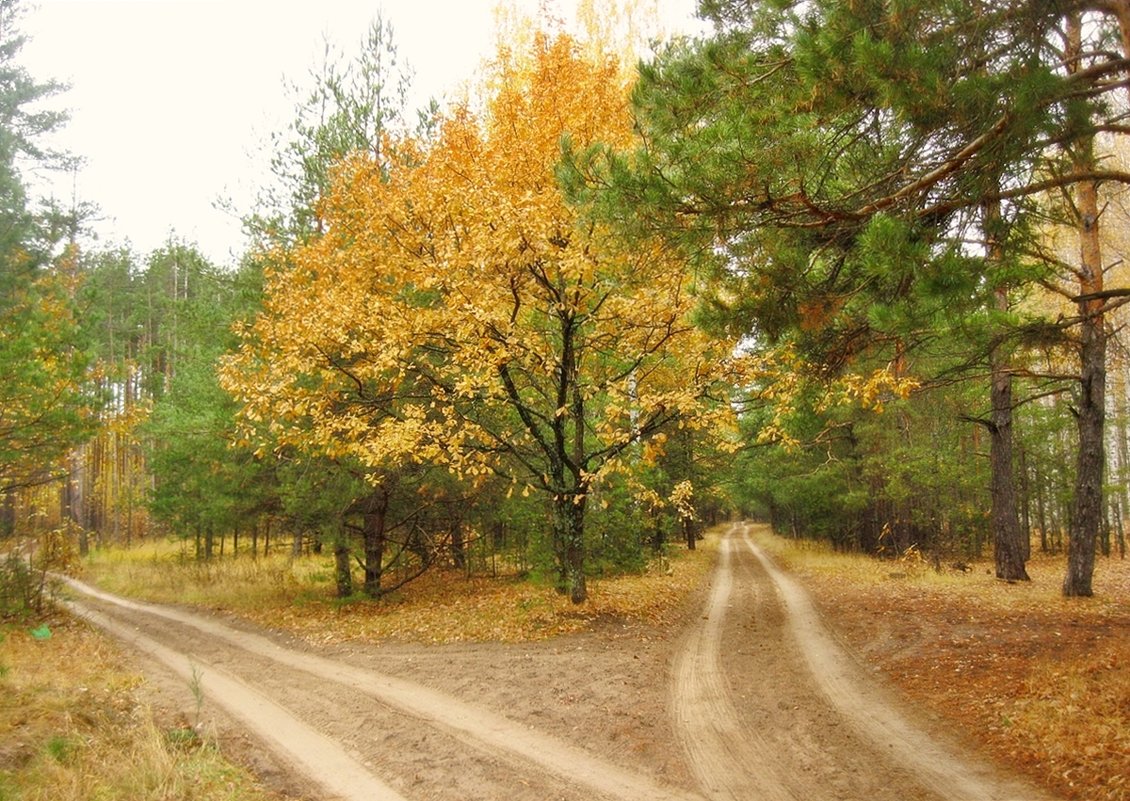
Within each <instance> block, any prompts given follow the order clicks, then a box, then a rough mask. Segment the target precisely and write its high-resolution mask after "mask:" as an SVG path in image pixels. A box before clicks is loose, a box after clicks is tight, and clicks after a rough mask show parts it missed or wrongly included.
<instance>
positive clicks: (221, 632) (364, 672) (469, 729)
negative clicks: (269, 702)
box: [63, 577, 699, 801]
mask: <svg viewBox="0 0 1130 801" xmlns="http://www.w3.org/2000/svg"><path fill="white" fill-rule="evenodd" d="M63 580H64V581H65V582H66V583H67V585H68V586H70V587H71V588H72V589H74V590H75V591H77V592H79V593H82V594H85V595H88V596H90V597H91V598H95V599H97V600H99V601H102V602H104V603H107V604H111V605H113V606H117V607H120V608H122V609H125V610H129V611H132V612H138V613H141V614H145V615H149V616H153V617H157V618H163V619H165V620H170V621H173V622H176V623H179V624H181V625H186V626H190V627H192V628H195V629H197V630H198V631H200V632H203V633H204V634H206V635H208V636H210V637H212V638H215V639H217V640H221V641H223V642H225V643H226V644H227V645H229V646H232V647H235V648H238V649H240V650H243V651H246V652H248V653H252V654H255V655H257V656H260V657H265V658H267V659H270V660H273V661H275V662H277V663H279V664H281V665H285V666H286V667H289V668H293V669H296V670H300V671H303V672H305V673H308V674H310V675H312V676H314V677H315V678H316V679H318V680H323V681H325V680H328V681H333V682H336V683H338V684H342V685H345V686H347V687H350V688H352V689H354V690H357V691H360V692H362V693H365V694H366V695H368V696H370V697H371V698H373V699H375V700H377V701H378V702H380V703H382V704H385V705H387V706H389V707H392V708H395V709H398V710H400V711H402V712H404V713H406V714H408V715H411V716H414V717H416V718H418V719H419V720H420V721H421V722H422V723H424V724H426V725H430V726H433V727H436V728H438V729H441V730H443V731H445V732H446V733H448V734H450V735H452V736H454V737H455V738H456V739H458V740H460V741H461V742H463V743H465V744H467V745H469V746H471V747H474V748H478V749H484V750H487V751H489V752H491V753H496V754H499V755H501V756H503V757H504V758H510V759H511V760H513V759H514V758H515V757H516V758H518V759H519V760H521V761H523V762H525V763H532V764H533V765H535V766H537V767H539V768H541V769H543V770H546V771H549V772H550V773H552V774H553V775H555V776H558V777H560V778H563V779H565V780H566V781H567V782H569V783H571V784H573V785H583V786H586V787H589V788H590V789H592V790H594V791H595V792H597V793H598V794H599V795H600V796H602V797H613V798H620V799H628V800H630V801H693V799H697V798H699V797H698V796H694V795H691V794H688V793H685V792H683V791H681V790H678V789H676V788H672V787H669V786H666V785H663V784H661V783H659V782H658V781H656V780H654V779H652V778H650V777H649V776H646V775H642V774H639V773H635V772H633V771H630V770H627V769H624V768H621V767H619V766H618V765H615V764H612V763H611V762H608V761H606V760H604V759H601V758H599V757H597V756H594V755H593V754H591V753H589V752H588V751H585V750H584V749H581V748H578V747H576V746H573V745H571V744H569V743H566V742H563V741H561V740H558V739H557V738H554V737H551V736H549V735H545V734H542V733H541V732H538V731H535V730H533V729H531V728H529V727H527V726H525V725H522V724H519V723H515V722H514V721H512V720H510V719H508V718H506V717H505V716H503V715H499V714H497V713H494V712H492V711H490V710H488V709H485V708H483V707H480V706H476V705H473V704H469V703H466V702H464V701H461V700H459V699H457V698H455V697H453V696H450V695H447V694H445V693H442V692H439V691H436V690H433V689H431V688H428V687H425V686H423V685H420V684H416V683H414V682H410V681H405V680H404V679H399V678H396V677H393V676H389V675H387V674H383V673H380V672H378V671H375V670H370V669H365V668H358V667H354V666H352V665H349V664H346V663H343V662H338V661H336V660H333V659H329V658H326V657H321V656H317V655H314V654H310V653H304V652H301V651H296V650H293V649H290V648H286V647H284V646H282V645H279V644H278V643H275V642H273V641H271V640H269V639H268V638H266V637H264V636H261V635H258V634H252V633H250V632H246V631H239V630H236V629H233V628H231V627H229V626H227V625H225V624H223V623H221V622H219V621H217V620H214V619H210V618H205V617H203V616H200V615H195V614H191V613H188V612H183V611H180V610H177V609H173V608H170V607H163V606H159V605H156V604H145V603H139V602H136V601H130V600H128V599H125V598H121V597H118V596H116V595H112V594H110V593H107V592H103V591H101V590H98V589H96V588H94V587H91V586H89V585H87V584H84V583H82V582H80V581H77V580H75V579H70V578H65V577H64V579H63ZM115 633H119V632H115ZM119 636H122V635H121V634H120V633H119ZM124 636H125V638H126V639H127V640H129V639H130V638H131V637H133V635H132V633H128V632H127V633H126V634H125V635H124ZM135 639H136V638H135ZM139 644H140V643H139ZM143 650H144V648H143ZM167 650H169V649H167ZM180 658H181V659H182V660H183V659H184V656H183V655H181V657H180ZM182 669H183V663H182ZM374 797H379V796H374Z"/></svg>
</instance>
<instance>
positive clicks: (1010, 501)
mask: <svg viewBox="0 0 1130 801" xmlns="http://www.w3.org/2000/svg"><path fill="white" fill-rule="evenodd" d="M982 211H983V215H984V222H983V225H984V229H985V240H986V242H987V243H988V253H987V256H988V260H989V262H990V264H993V265H997V264H999V263H1000V262H1001V260H1002V258H1003V256H1002V249H1001V244H1000V241H1001V240H1000V226H1001V204H1000V201H999V200H995V201H988V202H986V203H985V204H984V207H983V210H982ZM993 303H994V305H995V306H996V309H997V311H1000V312H1007V311H1008V308H1009V299H1008V287H1007V286H1006V285H1004V284H1001V285H1000V286H997V287H996V288H995V289H994V291H993ZM989 365H990V366H989V370H990V383H991V387H990V390H989V395H990V403H991V407H992V412H991V419H990V422H989V472H990V479H989V484H990V496H991V499H992V511H991V518H992V530H993V561H994V562H995V563H996V571H997V578H999V579H1004V580H1005V581H1030V580H1031V579H1029V578H1028V571H1027V570H1025V569H1024V560H1025V558H1026V557H1025V551H1026V550H1027V549H1026V548H1025V547H1024V542H1023V541H1022V539H1021V532H1020V522H1019V519H1018V515H1017V511H1016V487H1015V485H1014V483H1013V469H1012V371H1011V369H1010V365H1009V362H1008V354H1007V353H1006V352H1005V351H1004V346H1003V345H1001V344H997V345H994V347H993V350H992V352H991V353H990V354H989ZM1027 536H1028V533H1027V531H1025V532H1024V537H1025V539H1026V538H1027Z"/></svg>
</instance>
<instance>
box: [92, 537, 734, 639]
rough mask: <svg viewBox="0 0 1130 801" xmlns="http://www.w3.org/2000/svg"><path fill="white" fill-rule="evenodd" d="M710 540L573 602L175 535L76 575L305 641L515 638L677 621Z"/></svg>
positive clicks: (102, 554) (438, 574) (702, 569)
mask: <svg viewBox="0 0 1130 801" xmlns="http://www.w3.org/2000/svg"><path fill="white" fill-rule="evenodd" d="M712 555H713V549H712V548H710V547H704V548H699V549H696V550H694V551H688V550H683V549H671V550H670V552H669V553H668V555H665V556H662V557H660V558H657V559H655V560H653V561H652V562H650V563H649V565H648V566H647V567H646V568H644V569H642V570H640V571H639V572H638V573H634V574H619V575H616V576H614V577H609V578H604V579H601V578H596V579H593V580H592V585H593V587H594V588H595V589H594V592H593V596H592V598H590V601H589V603H587V604H585V605H584V606H583V607H577V606H576V605H574V604H572V603H570V602H569V600H568V599H567V598H566V597H565V596H563V595H562V594H560V593H559V592H557V591H556V589H555V588H554V587H553V586H552V585H551V584H550V583H548V582H538V581H529V580H525V579H524V578H523V577H519V576H513V575H508V576H497V577H491V576H489V575H474V576H467V575H465V574H463V573H461V572H459V571H454V570H446V571H433V572H431V573H428V574H427V575H426V576H423V577H421V578H420V579H419V580H418V581H416V582H414V583H413V584H412V585H411V586H409V587H405V588H404V589H403V590H401V591H399V592H396V593H393V594H390V595H387V596H385V597H384V598H382V599H381V600H380V601H374V600H372V599H370V598H367V597H366V596H365V595H364V594H362V593H358V594H357V595H354V596H352V597H350V598H345V599H341V598H337V597H336V593H335V586H334V562H333V557H332V555H317V554H305V555H302V556H299V557H294V556H291V555H289V554H281V553H276V554H272V555H270V556H266V557H259V558H257V559H255V560H252V559H250V558H246V557H241V558H238V559H226V560H219V559H217V560H212V561H209V562H201V561H197V560H195V559H193V558H192V557H191V553H190V552H187V551H185V550H184V547H183V545H182V544H180V543H175V542H149V543H146V544H145V545H143V546H141V547H137V548H132V549H129V550H124V549H107V550H104V551H97V552H95V553H93V554H92V555H91V557H90V558H89V559H88V560H87V561H86V562H85V563H84V567H83V569H82V576H83V578H84V579H86V580H89V581H92V582H94V583H96V584H97V585H98V586H99V587H101V588H103V589H106V590H109V591H110V592H115V593H119V594H122V595H127V596H130V597H133V598H138V599H141V600H146V601H153V602H159V603H183V604H190V605H194V606H199V607H203V608H207V609H219V610H224V611H230V612H234V613H237V614H241V615H244V616H246V617H247V618H249V619H251V620H254V621H256V622H258V623H261V624H263V625H265V626H271V627H275V628H281V629H285V630H287V631H290V632H293V633H295V634H298V635H300V636H302V637H304V638H306V639H308V640H310V641H311V642H318V643H327V642H341V641H345V640H353V639H357V640H369V641H380V640H399V641H404V642H421V643H445V642H459V641H495V642H520V641H529V640H539V639H545V638H547V637H552V636H556V635H561V634H570V633H576V632H580V631H584V630H586V629H587V628H589V627H590V626H593V625H596V624H599V623H601V622H608V621H615V622H617V623H622V624H624V625H655V626H665V625H673V624H675V623H677V622H678V620H679V619H680V615H681V614H682V611H683V608H684V602H685V600H686V598H687V596H688V595H689V594H690V593H691V592H692V591H693V590H694V589H695V588H696V587H697V586H699V585H700V584H701V582H702V581H703V579H704V577H705V575H706V573H707V572H708V570H709V568H710V566H711V562H712Z"/></svg>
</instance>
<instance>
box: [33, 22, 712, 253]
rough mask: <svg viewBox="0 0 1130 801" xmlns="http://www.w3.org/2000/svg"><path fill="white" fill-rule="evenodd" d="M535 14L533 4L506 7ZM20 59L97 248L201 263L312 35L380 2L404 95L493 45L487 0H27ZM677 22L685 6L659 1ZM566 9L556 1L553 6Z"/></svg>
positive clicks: (313, 47)
mask: <svg viewBox="0 0 1130 801" xmlns="http://www.w3.org/2000/svg"><path fill="white" fill-rule="evenodd" d="M521 1H522V3H523V4H524V5H528V6H529V7H530V8H532V9H536V8H537V7H538V5H539V3H538V0H528V2H527V0H521ZM30 2H32V3H35V4H34V5H32V6H31V7H30V9H29V11H28V13H27V15H26V17H25V19H24V22H23V29H24V31H25V32H26V33H28V34H29V35H30V36H31V37H32V40H31V41H30V42H29V44H28V45H27V46H26V48H25V50H24V52H23V56H22V59H21V60H22V62H23V63H24V64H25V65H26V66H27V67H28V69H29V70H30V71H31V72H32V74H33V75H34V76H35V77H36V78H39V79H47V78H54V79H58V80H62V81H65V82H67V83H69V84H70V86H71V88H70V90H69V91H68V92H67V94H66V95H65V96H64V98H63V99H62V101H61V102H62V103H63V105H65V106H66V107H68V108H69V109H70V110H71V121H70V123H69V124H68V125H67V128H66V130H65V132H64V134H63V136H62V139H61V141H62V143H63V144H64V145H65V146H66V147H67V148H68V149H69V150H70V151H71V152H73V153H75V154H76V155H78V156H81V157H82V158H83V159H84V160H85V166H84V167H83V168H82V170H81V171H80V172H79V174H78V175H77V178H76V179H75V181H74V190H75V191H74V192H72V186H71V182H70V181H67V182H64V184H62V185H57V186H56V188H55V190H54V191H55V192H56V193H57V194H58V195H60V196H61V197H62V198H63V199H64V200H66V201H67V202H68V203H69V201H70V199H71V196H72V194H77V196H78V198H79V199H80V200H85V201H92V202H94V203H96V204H98V206H99V207H100V209H101V212H102V219H100V220H99V221H98V223H97V225H96V230H97V233H98V235H99V238H100V241H101V243H102V244H110V243H114V244H126V243H129V244H130V245H132V247H133V248H134V250H135V251H137V252H138V253H139V254H142V255H144V254H145V253H148V252H149V251H150V250H152V249H154V248H157V247H160V246H161V244H163V243H164V241H165V240H166V239H167V238H168V236H169V234H170V233H171V232H174V231H175V233H176V234H177V235H178V236H180V237H182V238H184V239H187V240H190V241H194V242H196V243H198V244H199V246H200V248H201V249H202V250H203V252H204V253H205V254H206V255H208V256H209V257H210V258H211V259H213V260H214V261H216V262H217V263H221V264H223V263H229V262H231V261H233V258H234V256H236V255H238V254H239V253H240V252H241V251H242V250H243V248H244V241H243V239H242V236H241V234H240V227H239V223H238V220H236V219H234V218H233V216H232V215H230V214H228V213H227V212H224V211H221V210H219V209H217V208H216V201H217V200H218V199H219V198H221V197H229V198H231V199H232V200H233V201H234V203H235V205H236V208H237V209H239V210H240V211H241V212H242V211H247V210H248V209H249V207H250V203H251V199H252V197H253V195H254V191H255V187H256V186H257V185H258V184H259V183H260V182H261V180H262V176H263V174H264V171H265V170H266V165H267V163H268V160H269V154H268V153H267V152H266V147H265V143H266V142H267V140H268V137H269V135H270V133H271V132H272V131H278V130H282V129H284V128H285V127H286V125H287V123H288V122H289V121H290V120H291V119H292V118H293V109H294V103H295V98H294V96H293V94H291V93H288V92H287V91H286V88H285V81H286V80H290V81H291V82H294V81H298V82H300V83H302V84H303V85H308V84H307V81H306V76H307V74H308V73H309V71H310V70H311V69H312V68H314V67H315V66H316V65H317V64H319V63H320V61H321V55H322V52H323V50H324V44H325V42H326V41H327V40H328V41H330V42H332V43H334V44H335V45H336V46H338V47H339V48H342V49H355V48H356V46H357V45H358V43H360V41H361V40H362V38H363V37H364V35H365V32H366V30H367V29H368V27H369V24H370V22H371V21H372V20H373V19H374V18H375V17H376V15H377V13H378V12H379V11H382V10H383V15H384V18H385V19H386V20H389V21H391V22H392V24H393V26H394V29H395V30H394V40H395V42H396V44H397V46H398V49H399V52H400V56H401V58H402V60H404V61H406V62H407V63H408V64H410V65H411V67H412V68H413V69H414V70H415V73H416V79H415V88H416V95H417V97H418V98H420V99H423V98H427V97H432V96H434V97H437V98H443V97H444V96H448V95H450V94H452V93H454V92H455V91H457V89H458V87H459V86H460V85H461V84H462V82H463V81H465V80H466V79H468V78H469V77H471V76H472V74H473V73H474V71H475V69H476V68H477V67H478V65H479V64H480V63H481V61H482V59H483V58H484V57H485V56H487V55H488V54H489V51H490V50H491V48H492V46H493V44H492V41H493V30H494V23H493V13H492V9H493V7H494V5H495V0H380V2H377V0H371V1H370V2H361V1H360V0H308V1H307V2H291V1H290V0H38V2H37V3H36V0H30ZM659 3H660V7H661V9H662V11H663V13H664V15H665V16H666V15H670V19H672V20H678V19H689V18H690V16H691V10H692V9H693V6H694V0H659ZM562 5H564V6H568V5H569V2H568V0H564V2H563V3H562Z"/></svg>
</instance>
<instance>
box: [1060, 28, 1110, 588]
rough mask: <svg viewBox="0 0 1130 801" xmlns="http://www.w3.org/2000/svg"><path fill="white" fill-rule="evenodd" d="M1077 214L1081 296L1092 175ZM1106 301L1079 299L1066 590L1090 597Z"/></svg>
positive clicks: (1098, 259) (1076, 49) (1091, 226)
mask: <svg viewBox="0 0 1130 801" xmlns="http://www.w3.org/2000/svg"><path fill="white" fill-rule="evenodd" d="M1067 33H1068V56H1069V59H1068V69H1069V71H1071V72H1075V71H1077V70H1078V69H1079V64H1078V62H1077V60H1076V59H1077V54H1079V53H1081V52H1082V36H1083V32H1082V22H1081V20H1080V16H1079V14H1078V13H1074V14H1071V15H1069V18H1068V25H1067ZM1077 148H1078V149H1077V151H1076V152H1075V154H1074V156H1073V158H1074V165H1073V166H1074V168H1075V170H1076V172H1077V173H1080V174H1086V173H1088V172H1090V171H1092V170H1093V169H1094V167H1095V161H1096V159H1095V154H1094V141H1093V139H1087V140H1085V141H1082V142H1080V143H1079V144H1078V145H1077ZM1074 207H1075V212H1076V215H1077V224H1078V231H1079V294H1080V295H1091V294H1094V293H1098V292H1101V291H1102V289H1103V264H1102V248H1101V246H1100V239H1099V198H1098V185H1097V183H1096V182H1095V181H1094V180H1093V179H1083V180H1080V181H1079V182H1078V183H1076V184H1075V204H1074ZM1102 305H1103V302H1102V300H1099V299H1093V300H1084V301H1080V302H1079V314H1080V317H1081V318H1082V323H1081V324H1080V347H1079V390H1080V391H1079V404H1078V410H1077V412H1076V422H1077V425H1078V428H1079V442H1078V456H1077V459H1076V462H1075V494H1074V499H1073V505H1072V511H1071V527H1070V529H1069V531H1068V540H1067V574H1066V575H1065V576H1064V579H1063V594H1064V595H1065V596H1068V597H1075V596H1083V597H1088V596H1090V595H1092V594H1093V592H1094V591H1093V590H1092V589H1091V576H1092V574H1093V573H1094V569H1095V541H1096V540H1097V539H1098V535H1099V528H1100V526H1102V517H1103V469H1104V467H1105V463H1106V456H1105V443H1104V441H1103V439H1104V438H1103V429H1104V426H1105V424H1106V332H1105V331H1104V330H1103V315H1102Z"/></svg>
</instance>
